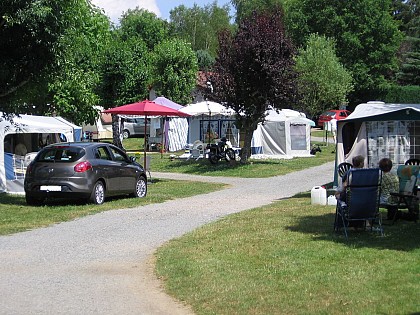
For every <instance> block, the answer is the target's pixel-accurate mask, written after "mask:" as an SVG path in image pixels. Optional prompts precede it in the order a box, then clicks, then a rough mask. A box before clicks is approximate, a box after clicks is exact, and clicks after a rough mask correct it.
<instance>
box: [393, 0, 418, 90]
mask: <svg viewBox="0 0 420 315" xmlns="http://www.w3.org/2000/svg"><path fill="white" fill-rule="evenodd" d="M393 17H394V19H395V20H397V21H398V22H399V28H400V30H401V31H402V32H403V33H404V34H405V38H404V41H403V42H402V44H401V47H400V50H399V54H398V55H399V59H400V69H399V72H398V73H397V75H396V78H397V81H398V83H399V84H401V85H420V1H419V0H404V1H403V0H393Z"/></svg>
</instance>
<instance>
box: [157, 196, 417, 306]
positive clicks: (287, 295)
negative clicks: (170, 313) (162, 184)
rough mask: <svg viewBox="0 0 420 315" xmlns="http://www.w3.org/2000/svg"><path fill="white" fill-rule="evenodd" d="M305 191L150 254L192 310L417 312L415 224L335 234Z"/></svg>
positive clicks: (325, 209)
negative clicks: (346, 236)
mask: <svg viewBox="0 0 420 315" xmlns="http://www.w3.org/2000/svg"><path fill="white" fill-rule="evenodd" d="M334 209H335V208H334V207H332V206H319V205H311V204H310V194H302V195H300V196H297V197H295V198H291V199H288V200H283V201H278V202H275V203H273V204H272V205H269V206H266V207H262V208H258V209H254V210H250V211H245V212H242V213H238V214H234V215H230V216H228V217H225V218H223V219H221V220H219V221H217V222H214V223H212V224H209V225H206V226H204V227H202V228H199V229H197V230H195V231H193V232H191V233H189V234H187V235H185V236H183V237H180V238H178V239H175V240H172V241H170V242H169V243H168V244H166V245H165V246H163V247H161V248H159V249H158V250H157V252H156V272H157V275H158V276H159V277H160V278H161V279H162V280H163V281H164V286H165V289H166V290H167V292H169V294H171V295H173V296H175V297H176V298H177V299H179V300H181V301H185V302H186V303H187V304H189V305H191V306H192V307H193V310H194V312H195V313H196V314H418V312H419V311H420V300H419V293H420V263H419V262H420V245H419V244H420V224H418V223H417V224H416V223H413V222H404V221H398V222H397V223H396V224H395V225H393V226H385V237H381V236H380V235H379V234H378V233H376V232H366V231H350V236H349V240H348V241H346V240H345V238H344V236H343V235H341V234H339V235H337V234H335V233H334V232H333V226H332V224H333V221H334Z"/></svg>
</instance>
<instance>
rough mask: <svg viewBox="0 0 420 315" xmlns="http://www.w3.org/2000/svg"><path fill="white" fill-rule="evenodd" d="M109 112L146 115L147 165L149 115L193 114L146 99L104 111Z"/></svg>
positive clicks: (178, 115)
mask: <svg viewBox="0 0 420 315" xmlns="http://www.w3.org/2000/svg"><path fill="white" fill-rule="evenodd" d="M104 113H109V114H120V115H141V116H145V119H144V165H143V167H146V144H147V142H146V141H147V140H146V138H147V136H146V128H147V116H175V117H189V116H191V115H189V114H186V113H183V112H180V111H178V110H176V109H172V108H169V107H166V106H162V105H159V104H157V103H155V102H152V101H149V100H144V101H141V102H137V103H133V104H127V105H123V106H119V107H114V108H110V109H107V110H105V111H104Z"/></svg>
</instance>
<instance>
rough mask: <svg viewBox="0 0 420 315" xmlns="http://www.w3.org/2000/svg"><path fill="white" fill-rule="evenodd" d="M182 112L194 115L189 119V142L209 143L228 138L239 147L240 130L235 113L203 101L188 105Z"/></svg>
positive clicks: (217, 104) (229, 109)
mask: <svg viewBox="0 0 420 315" xmlns="http://www.w3.org/2000/svg"><path fill="white" fill-rule="evenodd" d="M180 111H181V112H184V113H187V114H190V115H192V116H191V117H189V118H188V142H189V143H193V142H194V141H196V140H200V141H202V142H204V143H208V142H209V141H212V140H213V139H218V138H221V137H226V138H227V139H228V140H229V141H230V142H231V143H232V145H234V146H239V130H238V128H237V127H236V124H235V118H234V117H233V116H234V115H235V112H234V110H233V109H231V108H227V107H225V106H223V105H222V104H219V103H216V102H212V101H203V102H199V103H195V104H188V105H187V106H185V107H184V108H181V109H180Z"/></svg>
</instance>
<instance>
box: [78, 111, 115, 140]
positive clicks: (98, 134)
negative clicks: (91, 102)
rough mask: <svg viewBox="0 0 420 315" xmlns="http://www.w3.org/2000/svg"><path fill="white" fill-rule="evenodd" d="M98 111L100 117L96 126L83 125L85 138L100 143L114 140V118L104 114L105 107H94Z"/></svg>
mask: <svg viewBox="0 0 420 315" xmlns="http://www.w3.org/2000/svg"><path fill="white" fill-rule="evenodd" d="M94 108H95V109H97V110H98V117H97V119H96V121H95V124H94V125H91V124H83V125H82V127H83V137H84V138H85V139H86V138H87V139H89V140H94V141H100V140H103V139H112V116H111V114H105V113H102V111H103V110H104V109H103V107H100V106H94Z"/></svg>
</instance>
